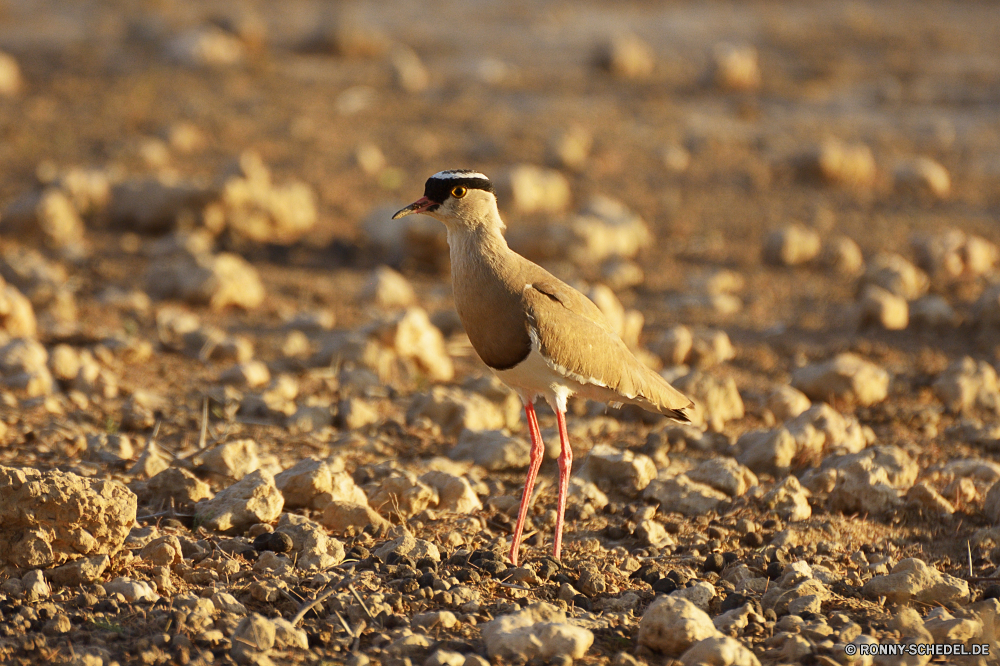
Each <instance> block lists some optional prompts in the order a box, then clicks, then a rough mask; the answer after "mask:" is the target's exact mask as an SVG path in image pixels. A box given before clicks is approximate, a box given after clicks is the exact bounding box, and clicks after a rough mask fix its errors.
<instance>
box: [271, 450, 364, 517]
mask: <svg viewBox="0 0 1000 666" xmlns="http://www.w3.org/2000/svg"><path fill="white" fill-rule="evenodd" d="M274 485H275V486H277V488H278V490H280V491H281V494H282V496H283V497H284V498H285V508H287V509H298V508H302V507H307V506H310V505H311V503H312V502H313V500H314V499H315V498H316V497H318V496H319V495H321V494H322V493H332V491H333V473H332V472H331V470H330V466H329V465H327V464H326V463H325V462H323V461H322V460H317V459H316V458H305V459H303V460H300V461H299V462H298V463H296V464H295V465H294V466H292V467H289V468H288V469H286V470H285V471H283V472H280V473H279V474H276V475H275V477H274ZM351 485H354V481H353V479H351Z"/></svg>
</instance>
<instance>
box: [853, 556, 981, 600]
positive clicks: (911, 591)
mask: <svg viewBox="0 0 1000 666" xmlns="http://www.w3.org/2000/svg"><path fill="white" fill-rule="evenodd" d="M861 591H862V593H863V594H864V595H865V596H866V597H868V598H869V599H878V598H879V597H885V598H886V600H887V601H888V602H889V603H894V604H905V603H910V602H915V603H918V604H932V605H938V604H948V603H952V602H961V601H967V600H968V599H969V584H968V583H967V582H965V581H964V580H961V579H960V578H955V577H954V576H950V575H948V574H943V573H941V572H939V571H938V570H937V569H935V568H934V567H932V566H930V565H928V564H927V563H926V562H924V561H923V560H921V559H918V558H913V557H911V558H907V559H905V560H901V561H900V562H899V564H897V565H896V566H894V567H893V568H892V570H891V571H890V572H889V573H888V574H885V575H882V576H875V577H874V578H872V579H871V580H870V581H868V582H867V583H865V585H864V587H863V588H862V590H861Z"/></svg>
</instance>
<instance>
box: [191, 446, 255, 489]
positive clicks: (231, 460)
mask: <svg viewBox="0 0 1000 666" xmlns="http://www.w3.org/2000/svg"><path fill="white" fill-rule="evenodd" d="M201 466H202V468H203V469H205V470H206V471H208V472H211V473H213V474H219V475H220V476H224V477H228V478H230V479H236V480H239V479H242V478H243V477H245V476H246V475H247V474H249V473H250V472H253V471H255V470H257V469H259V468H260V456H259V447H258V446H257V442H255V441H254V440H252V439H236V440H233V441H230V442H225V443H223V444H219V445H218V446H216V447H214V448H211V449H209V450H208V451H206V452H205V453H203V454H202V455H201Z"/></svg>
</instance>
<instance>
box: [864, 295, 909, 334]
mask: <svg viewBox="0 0 1000 666" xmlns="http://www.w3.org/2000/svg"><path fill="white" fill-rule="evenodd" d="M858 307H859V310H860V323H861V325H862V326H868V325H876V326H881V327H882V328H884V329H885V330H887V331H902V330H903V329H905V328H906V327H907V326H908V325H909V323H910V306H909V304H908V303H907V302H906V299H904V298H902V297H900V296H896V295H895V294H893V293H891V292H889V291H887V290H885V289H882V288H881V287H877V286H874V285H868V286H866V287H865V288H864V291H863V292H862V293H861V299H860V300H859V301H858Z"/></svg>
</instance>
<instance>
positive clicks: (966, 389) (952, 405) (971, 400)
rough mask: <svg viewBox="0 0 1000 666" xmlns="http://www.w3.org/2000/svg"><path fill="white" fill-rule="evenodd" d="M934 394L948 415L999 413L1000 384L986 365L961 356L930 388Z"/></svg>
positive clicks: (994, 373)
mask: <svg viewBox="0 0 1000 666" xmlns="http://www.w3.org/2000/svg"><path fill="white" fill-rule="evenodd" d="M932 388H933V389H934V394H935V395H936V396H937V397H938V399H939V400H940V401H941V402H943V403H944V405H945V407H947V408H948V410H949V411H951V412H954V413H962V412H967V411H970V410H972V409H974V408H981V409H986V410H989V411H997V410H1000V381H998V379H997V371H996V370H995V369H994V368H993V366H992V365H990V364H989V363H987V362H986V361H976V360H975V359H973V358H971V357H969V356H964V357H962V358H960V359H957V360H955V361H953V362H952V363H951V364H950V365H949V366H948V368H947V369H946V370H945V371H944V372H942V373H941V374H940V375H939V376H938V378H937V379H936V380H934V384H933V385H932Z"/></svg>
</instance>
